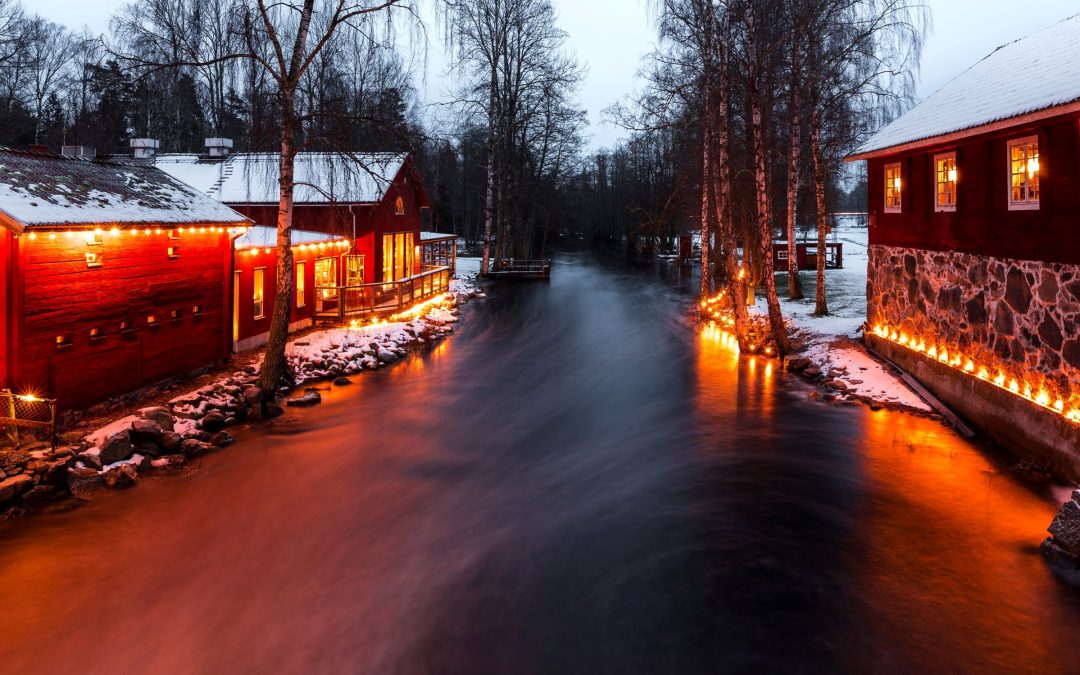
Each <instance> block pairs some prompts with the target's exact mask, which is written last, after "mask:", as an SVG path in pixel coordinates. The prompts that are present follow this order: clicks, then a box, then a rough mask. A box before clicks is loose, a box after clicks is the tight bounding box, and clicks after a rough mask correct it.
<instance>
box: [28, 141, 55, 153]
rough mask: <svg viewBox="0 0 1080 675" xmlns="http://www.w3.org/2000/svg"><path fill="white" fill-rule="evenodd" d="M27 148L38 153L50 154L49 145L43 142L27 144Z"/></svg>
mask: <svg viewBox="0 0 1080 675" xmlns="http://www.w3.org/2000/svg"><path fill="white" fill-rule="evenodd" d="M26 149H27V151H29V152H32V153H34V154H37V155H47V154H49V146H47V145H42V144H41V143H31V144H30V145H28V146H26Z"/></svg>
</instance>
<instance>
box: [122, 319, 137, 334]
mask: <svg viewBox="0 0 1080 675" xmlns="http://www.w3.org/2000/svg"><path fill="white" fill-rule="evenodd" d="M134 330H135V329H134V328H132V327H131V322H130V321H128V320H126V319H125V320H124V321H121V322H120V333H121V334H124V335H126V334H128V333H131V332H133V331H134Z"/></svg>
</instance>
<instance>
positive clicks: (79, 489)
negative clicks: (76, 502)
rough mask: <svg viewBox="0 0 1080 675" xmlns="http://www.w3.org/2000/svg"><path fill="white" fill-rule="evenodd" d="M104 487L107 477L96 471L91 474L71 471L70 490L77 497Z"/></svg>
mask: <svg viewBox="0 0 1080 675" xmlns="http://www.w3.org/2000/svg"><path fill="white" fill-rule="evenodd" d="M103 487H105V478H104V477H103V476H102V475H101V474H99V473H97V472H96V471H95V472H93V473H91V474H90V475H85V474H82V473H81V472H79V471H77V470H70V471H69V475H68V490H69V491H71V494H72V495H74V496H75V497H81V496H83V495H86V494H89V493H91V492H93V491H94V490H98V489H101V488H103Z"/></svg>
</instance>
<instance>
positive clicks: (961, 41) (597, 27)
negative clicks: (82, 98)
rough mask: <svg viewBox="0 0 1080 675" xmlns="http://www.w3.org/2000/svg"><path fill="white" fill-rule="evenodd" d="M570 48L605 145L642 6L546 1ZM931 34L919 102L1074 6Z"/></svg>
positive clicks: (1001, 4)
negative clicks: (608, 111) (609, 110)
mask: <svg viewBox="0 0 1080 675" xmlns="http://www.w3.org/2000/svg"><path fill="white" fill-rule="evenodd" d="M552 1H553V3H554V4H555V7H556V9H557V11H558V13H559V25H560V27H562V28H563V29H564V30H565V31H566V32H567V33H569V35H570V47H571V49H573V51H574V52H575V54H576V55H577V57H578V59H579V61H581V62H582V63H583V64H585V65H586V66H587V68H588V77H587V79H586V81H585V86H584V87H583V89H582V92H581V104H582V106H583V107H585V108H586V109H587V110H588V111H589V119H590V120H591V122H592V126H591V128H590V130H589V136H590V146H591V147H594V148H595V147H602V146H610V145H612V144H613V143H614V142H616V141H617V140H618V139H619V138H620V137H621V136H622V132H621V131H620V130H619V129H617V128H614V127H612V126H611V125H608V124H605V123H603V121H602V111H603V109H604V108H606V107H608V106H609V105H611V104H612V103H614V102H615V101H617V100H619V99H620V98H622V97H623V96H625V95H626V94H628V93H630V92H632V91H633V90H634V89H635V88H636V87H637V82H636V80H635V76H636V73H637V70H638V67H639V65H640V63H641V57H642V56H643V55H644V54H646V53H648V52H649V51H650V50H651V49H652V47H653V44H654V40H655V35H654V30H653V26H652V21H651V16H650V15H649V13H648V12H647V11H646V0H552ZM928 2H929V4H930V6H931V8H932V9H933V14H934V30H933V33H932V34H931V35H930V36H929V38H928V39H927V42H926V50H925V54H924V58H923V66H922V76H921V80H920V88H919V95H920V96H921V97H926V96H929V95H930V94H932V93H933V92H934V91H936V90H937V89H938V88H940V87H941V86H942V85H943V84H945V83H946V82H948V81H949V80H950V79H952V78H953V77H955V76H956V75H958V74H959V73H961V72H962V71H963V70H965V69H967V68H968V67H970V66H971V65H972V64H974V63H975V62H976V61H978V60H979V59H981V58H982V57H984V56H986V55H987V54H989V53H990V52H991V51H992V50H993V49H995V48H996V47H998V46H1000V45H1002V44H1004V43H1006V42H1010V41H1012V40H1015V39H1017V38H1020V37H1023V36H1024V35H1028V34H1030V33H1033V32H1035V31H1037V30H1039V29H1041V28H1045V27H1047V26H1049V25H1051V24H1053V23H1056V22H1057V21H1060V20H1061V19H1064V18H1066V17H1068V16H1071V15H1073V14H1077V13H1080V0H1021V1H1020V2H1019V4H1018V0H928ZM123 3H124V0H37V1H35V0H25V1H24V4H25V6H26V7H27V8H28V9H29V10H30V11H33V12H37V13H38V14H41V15H42V16H45V17H47V18H49V19H52V20H53V21H56V22H58V23H63V24H66V25H67V26H69V27H71V28H74V29H81V28H82V27H84V26H85V27H87V28H89V29H90V30H91V31H94V32H101V31H104V30H105V29H106V27H107V24H108V20H109V16H110V15H111V14H112V12H113V11H115V9H116V8H118V7H119V6H120V5H122V4H123ZM432 39H433V40H435V44H432V45H430V46H429V53H430V54H431V56H430V57H429V62H428V63H429V66H430V69H431V72H429V73H428V75H427V78H426V81H425V82H421V83H419V86H420V87H421V91H422V92H424V93H425V94H426V95H427V96H428V97H433V98H435V97H438V96H440V95H441V94H442V93H443V92H445V90H446V89H447V86H448V84H447V82H446V81H445V80H444V79H443V70H444V68H443V66H442V64H443V63H444V62H445V61H444V59H443V58H442V57H441V54H439V53H438V52H440V50H441V49H442V44H441V43H440V42H438V41H437V35H436V34H435V33H434V32H433V33H432Z"/></svg>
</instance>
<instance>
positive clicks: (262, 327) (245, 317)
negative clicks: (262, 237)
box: [229, 246, 344, 350]
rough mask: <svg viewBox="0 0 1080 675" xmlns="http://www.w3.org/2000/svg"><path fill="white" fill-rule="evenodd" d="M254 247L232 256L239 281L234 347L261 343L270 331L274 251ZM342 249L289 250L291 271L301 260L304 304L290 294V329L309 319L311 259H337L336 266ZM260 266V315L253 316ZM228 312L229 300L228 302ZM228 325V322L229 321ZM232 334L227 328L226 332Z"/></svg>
mask: <svg viewBox="0 0 1080 675" xmlns="http://www.w3.org/2000/svg"><path fill="white" fill-rule="evenodd" d="M255 250H256V249H251V250H247V251H237V252H236V253H235V255H234V268H233V269H234V271H235V272H236V273H238V274H237V275H235V276H234V280H237V281H239V286H238V287H237V291H236V292H238V293H239V315H238V319H239V321H238V326H237V328H238V331H237V340H236V342H237V345H236V348H237V350H243V349H247V348H250V347H255V346H258V345H260V344H264V343H265V341H266V335H267V334H268V333H269V331H270V315H271V313H272V312H273V308H274V302H275V301H276V300H277V251H276V250H274V249H271V251H270V253H269V254H267V253H265V252H263V251H261V250H260V251H258V252H257V253H252V251H255ZM343 250H344V249H342V248H338V247H336V246H328V247H327V248H326V250H324V251H320V250H317V249H314V248H309V249H308V250H306V251H305V250H300V249H296V248H294V249H293V264H294V272H293V274H294V275H295V274H296V271H295V270H296V269H298V266H297V265H296V263H299V262H304V263H305V265H304V267H305V269H304V306H303V307H297V306H296V297H295V294H294V297H293V302H292V312H291V316H290V319H289V322H290V324H293V325H294V328H299V327H301V326H302V325H303V324H304V323H305V322H309V321H311V319H312V317H313V316H314V315H315V261H316V260H319V259H322V258H337V259H338V269H339V270H340V269H341V266H342V265H343V264H344V263H343V262H342V261H341V259H340V258H341V255H342V253H341V252H342V251H343ZM258 268H263V269H264V270H265V271H264V275H265V286H264V303H263V304H264V307H265V309H264V310H263V311H264V316H263V318H261V319H256V318H255V270H256V269H258ZM293 283H294V286H293V289H294V290H295V289H296V285H295V283H296V279H295V277H294V279H293ZM229 308H230V312H231V308H232V301H231V300H230V302H229ZM230 325H231V324H230ZM231 334H232V332H231V330H230V335H231Z"/></svg>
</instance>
